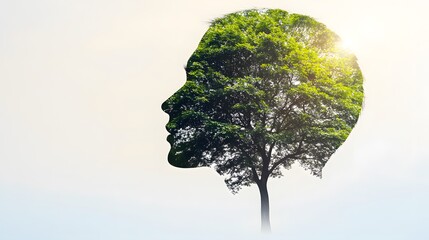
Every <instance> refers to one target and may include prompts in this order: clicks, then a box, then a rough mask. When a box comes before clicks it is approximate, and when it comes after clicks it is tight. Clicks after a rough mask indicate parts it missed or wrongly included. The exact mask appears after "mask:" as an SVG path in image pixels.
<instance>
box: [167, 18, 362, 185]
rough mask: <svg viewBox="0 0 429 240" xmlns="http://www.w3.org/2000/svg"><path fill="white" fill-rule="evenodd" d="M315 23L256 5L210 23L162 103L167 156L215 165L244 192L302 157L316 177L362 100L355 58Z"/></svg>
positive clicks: (180, 162) (181, 163)
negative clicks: (182, 79) (178, 83)
mask: <svg viewBox="0 0 429 240" xmlns="http://www.w3.org/2000/svg"><path fill="white" fill-rule="evenodd" d="M338 41H339V38H338V36H337V35H335V34H334V33H333V32H331V31H330V30H329V29H327V28H326V26H325V25H323V24H321V23H318V22H317V21H315V20H314V19H312V18H310V17H307V16H303V15H298V14H289V13H287V12H286V11H283V10H248V11H242V12H237V13H232V14H229V15H226V16H224V17H222V18H219V19H216V20H214V21H213V22H212V24H211V26H210V28H209V30H208V31H207V32H206V34H205V35H204V37H203V38H202V40H201V42H200V44H199V46H198V48H197V49H196V51H195V52H194V53H193V55H192V56H191V58H190V59H189V61H188V63H187V65H186V73H187V81H186V83H185V85H184V86H183V87H182V88H181V89H180V90H179V91H177V92H176V93H175V94H174V95H173V96H171V97H170V98H169V99H168V100H167V101H166V102H164V104H163V106H162V108H163V109H164V111H165V112H167V113H168V114H169V115H170V121H169V123H168V124H167V130H168V131H169V132H170V133H171V135H170V136H169V137H168V141H169V142H170V144H171V151H170V153H169V162H170V163H171V164H172V165H174V166H177V167H200V166H210V167H214V168H215V169H216V170H217V172H218V173H219V174H221V175H224V176H225V177H226V180H225V181H226V183H227V185H228V187H229V188H230V189H231V190H232V191H233V192H236V191H238V190H239V189H240V187H241V186H246V185H249V184H251V183H256V184H259V183H261V182H264V181H265V182H266V181H267V179H268V177H278V176H281V172H280V168H281V167H284V168H289V167H290V166H291V165H292V164H293V163H294V162H299V163H300V164H301V165H302V166H303V167H304V168H305V169H308V170H310V171H311V172H312V173H313V174H314V175H316V176H321V171H322V168H323V166H324V165H325V164H326V162H327V161H328V159H329V158H330V156H331V155H332V154H333V153H334V152H335V151H336V149H337V148H338V147H339V146H340V145H341V144H342V143H343V142H344V141H345V140H346V138H347V136H348V135H349V133H350V131H351V130H352V128H353V126H354V125H355V123H356V121H357V119H358V117H359V113H360V111H361V106H362V101H363V78H362V74H361V71H360V69H359V67H358V64H357V62H356V61H357V60H356V58H355V56H354V55H352V54H350V53H348V52H346V51H344V50H342V49H340V48H338V47H337V42H338Z"/></svg>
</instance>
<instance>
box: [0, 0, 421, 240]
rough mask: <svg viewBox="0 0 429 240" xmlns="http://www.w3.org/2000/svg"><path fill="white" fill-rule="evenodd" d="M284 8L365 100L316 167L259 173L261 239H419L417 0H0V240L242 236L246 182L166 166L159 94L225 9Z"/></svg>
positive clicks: (248, 192)
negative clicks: (353, 68) (325, 34)
mask: <svg viewBox="0 0 429 240" xmlns="http://www.w3.org/2000/svg"><path fill="white" fill-rule="evenodd" d="M255 7H257V8H261V7H265V8H281V9H284V10H287V11H289V12H293V13H300V14H305V15H309V16H312V17H314V18H315V19H316V20H318V21H320V22H322V23H324V24H326V25H327V26H328V27H329V28H330V29H331V30H333V31H335V32H336V33H337V34H338V35H340V36H341V37H342V38H343V40H344V44H345V45H346V46H348V47H349V48H350V49H351V50H352V51H353V52H354V53H355V54H356V55H357V57H358V59H359V64H360V66H361V69H362V71H363V73H364V77H365V94H366V95H365V107H364V110H363V113H362V115H361V118H360V120H359V122H358V124H357V125H356V128H355V129H354V130H353V132H352V134H351V135H350V137H349V139H348V140H347V141H346V142H345V144H344V145H343V146H342V147H341V148H340V149H339V150H338V151H337V153H336V154H335V155H334V156H333V157H332V158H331V160H330V161H329V163H328V164H327V165H326V167H325V169H324V177H323V179H318V178H315V177H313V176H312V175H311V174H310V173H309V172H305V171H304V170H302V169H301V168H300V167H299V166H294V168H293V169H292V170H290V171H288V172H285V176H284V177H283V178H281V179H274V180H272V181H271V182H269V191H270V198H271V215H272V219H271V220H272V228H273V235H272V236H271V238H273V239H296V240H307V239H308V240H314V239H317V240H324V239H327V240H335V239H339V240H340V239H341V240H343V239H351V240H353V239H359V240H360V239H365V240H371V239H377V240H380V239H389V240H394V239H413V240H417V239H427V238H428V237H429V233H428V232H427V230H426V229H427V226H428V224H429V217H428V215H429V207H428V202H429V193H428V187H429V176H428V174H427V170H428V167H429V164H428V158H429V154H428V152H427V146H428V144H429V140H428V138H427V136H428V134H429V127H428V125H427V122H428V121H429V112H428V107H427V105H428V103H429V96H428V93H427V88H428V87H429V79H428V75H429V71H428V67H427V63H428V60H427V58H428V55H429V47H428V45H427V43H428V42H429V30H428V27H427V24H428V23H429V17H428V16H429V15H427V9H429V8H428V6H427V3H425V2H424V1H421V0H408V1H395V0H390V1H387V0H380V1H370V0H361V1H344V0H341V1H340V0H324V1H320V0H318V1H316V0H300V1H298V0H283V1H256V0H255V1H251V0H249V1H243V0H237V1H227V0H218V1H208V0H182V1H166V0H157V1H155V0H153V1H152V0H143V1H133V0H129V1H110V0H104V1H101V0H100V1H98V0H87V1H83V0H75V1H66V0H63V1H53V0H51V1H50V0H41V1H29V0H17V1H7V0H0V239H3V240H12V239H13V240H27V239H32V240H38V239H41V240H50V239H52V240H54V239H55V240H62V239H73V240H75V239H79V240H86V239H88V240H89V239H91V240H94V239H103V240H106V239H112V240H113V239H115V240H116V239H124V240H128V239H142V240H143V239H144V240H146V239H147V240H152V239H163V240H164V239H174V240H180V239H244V238H249V236H254V237H255V238H258V236H259V193H258V190H257V188H255V187H251V188H245V189H243V190H242V191H241V192H239V193H238V194H237V195H232V194H231V193H230V192H229V191H228V189H227V188H226V186H225V184H224V182H223V178H222V177H221V176H218V175H217V174H216V173H215V171H214V170H213V169H207V168H206V169H188V170H186V169H178V168H174V167H172V166H170V165H168V163H167V153H168V150H169V144H168V143H167V141H166V140H165V138H166V136H167V132H166V130H165V128H164V126H165V124H166V123H167V121H168V116H167V114H165V113H163V112H162V111H161V108H160V105H161V103H162V102H163V101H164V100H165V99H167V98H168V97H169V96H170V95H171V94H173V93H174V92H175V91H176V90H177V89H179V88H180V87H181V85H182V84H183V83H184V81H185V72H184V69H183V67H184V66H185V64H186V62H187V59H188V58H189V56H191V54H192V52H193V51H194V50H195V48H196V47H197V46H198V43H199V41H200V39H201V37H202V35H203V34H204V32H205V31H206V30H207V29H208V27H209V22H210V21H211V20H212V19H214V18H216V17H220V16H222V15H223V14H226V13H230V12H234V11H238V10H244V9H249V8H255Z"/></svg>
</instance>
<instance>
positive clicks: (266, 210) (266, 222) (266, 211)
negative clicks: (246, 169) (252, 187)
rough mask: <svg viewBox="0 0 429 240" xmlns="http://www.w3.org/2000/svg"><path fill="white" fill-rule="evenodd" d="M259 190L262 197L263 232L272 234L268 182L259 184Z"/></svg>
mask: <svg viewBox="0 0 429 240" xmlns="http://www.w3.org/2000/svg"><path fill="white" fill-rule="evenodd" d="M258 188H259V193H260V195H261V232H263V233H270V232H271V224H270V200H269V198H268V189H267V181H262V182H261V183H260V184H258Z"/></svg>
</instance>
